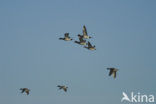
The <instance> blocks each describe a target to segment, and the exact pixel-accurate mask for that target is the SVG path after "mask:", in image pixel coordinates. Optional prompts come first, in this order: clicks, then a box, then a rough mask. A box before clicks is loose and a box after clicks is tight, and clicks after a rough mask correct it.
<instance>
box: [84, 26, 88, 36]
mask: <svg viewBox="0 0 156 104" xmlns="http://www.w3.org/2000/svg"><path fill="white" fill-rule="evenodd" d="M83 35H88V34H87V29H86V26H85V25H84V26H83Z"/></svg>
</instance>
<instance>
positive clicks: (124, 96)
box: [121, 92, 131, 102]
mask: <svg viewBox="0 0 156 104" xmlns="http://www.w3.org/2000/svg"><path fill="white" fill-rule="evenodd" d="M122 95H123V98H122V99H121V102H123V101H124V100H126V101H129V102H131V100H130V99H129V98H128V96H127V94H126V93H125V92H123V93H122Z"/></svg>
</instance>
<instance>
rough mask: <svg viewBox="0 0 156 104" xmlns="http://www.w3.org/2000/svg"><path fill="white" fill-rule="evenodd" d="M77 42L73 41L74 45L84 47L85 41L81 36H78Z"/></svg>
mask: <svg viewBox="0 0 156 104" xmlns="http://www.w3.org/2000/svg"><path fill="white" fill-rule="evenodd" d="M78 37H79V41H75V43H77V44H80V45H86V40H84V39H83V36H81V35H80V34H78Z"/></svg>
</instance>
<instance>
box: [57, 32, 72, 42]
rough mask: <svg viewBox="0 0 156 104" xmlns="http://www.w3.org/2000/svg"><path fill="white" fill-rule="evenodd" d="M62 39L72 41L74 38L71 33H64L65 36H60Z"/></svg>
mask: <svg viewBox="0 0 156 104" xmlns="http://www.w3.org/2000/svg"><path fill="white" fill-rule="evenodd" d="M59 39H60V40H65V41H71V40H73V39H71V38H70V37H69V33H65V34H64V38H59Z"/></svg>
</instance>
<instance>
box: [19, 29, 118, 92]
mask: <svg viewBox="0 0 156 104" xmlns="http://www.w3.org/2000/svg"><path fill="white" fill-rule="evenodd" d="M77 36H78V38H79V41H75V43H77V44H79V45H84V48H87V49H89V50H96V48H95V45H94V46H92V45H91V43H90V42H89V41H88V43H86V39H90V38H92V37H90V36H88V34H87V29H86V27H85V26H83V35H80V34H78V35H77ZM59 39H60V40H64V41H72V40H73V39H72V38H70V36H69V33H65V34H64V38H59ZM87 45H88V46H87ZM107 70H109V76H111V75H113V77H114V78H116V73H117V71H118V70H119V69H117V68H113V67H112V68H107ZM57 87H58V88H59V90H63V91H65V92H67V89H68V87H67V86H65V85H58V86H57ZM20 90H21V93H24V92H25V93H26V94H27V95H29V92H30V89H28V88H20Z"/></svg>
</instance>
